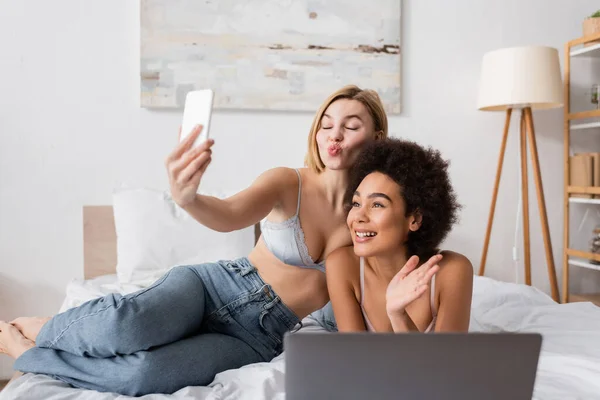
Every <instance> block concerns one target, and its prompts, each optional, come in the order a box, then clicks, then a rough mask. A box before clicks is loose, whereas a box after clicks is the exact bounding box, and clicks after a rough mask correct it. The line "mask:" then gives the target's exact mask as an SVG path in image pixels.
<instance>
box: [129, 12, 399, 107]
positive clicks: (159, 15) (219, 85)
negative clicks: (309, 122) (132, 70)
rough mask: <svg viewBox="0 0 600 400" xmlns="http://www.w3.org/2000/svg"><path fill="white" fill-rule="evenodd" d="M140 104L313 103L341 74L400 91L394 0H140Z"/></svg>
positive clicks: (388, 96)
mask: <svg viewBox="0 0 600 400" xmlns="http://www.w3.org/2000/svg"><path fill="white" fill-rule="evenodd" d="M140 4H141V25H140V29H141V32H140V35H141V49H140V50H141V59H140V79H141V105H142V107H145V108H179V107H182V106H183V103H184V100H185V95H186V93H187V92H188V91H190V90H194V89H203V88H211V89H213V90H214V91H215V104H214V107H215V108H216V109H247V110H286V111H311V112H314V111H315V110H316V109H317V108H318V107H319V105H320V104H321V103H322V102H323V100H325V99H326V98H327V96H328V95H329V94H331V93H332V92H334V91H335V90H337V89H339V88H340V87H342V86H343V85H346V84H356V85H358V86H360V87H362V88H369V89H374V90H376V91H377V92H378V93H379V95H380V96H381V98H382V100H383V102H384V104H385V107H386V111H387V112H388V113H390V114H397V113H399V112H400V109H401V107H400V106H401V98H400V66H401V64H400V21H401V19H400V12H401V10H400V8H401V6H400V4H401V1H400V0H371V1H369V2H365V1H364V0H247V1H237V0H141V3H140Z"/></svg>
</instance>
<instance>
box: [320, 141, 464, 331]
mask: <svg viewBox="0 0 600 400" xmlns="http://www.w3.org/2000/svg"><path fill="white" fill-rule="evenodd" d="M447 168H448V162H446V161H444V160H443V159H442V158H441V156H440V153H439V151H436V150H433V149H425V148H423V147H421V146H419V145H418V144H416V143H414V142H410V141H406V140H400V139H385V140H380V141H374V142H371V143H369V144H368V145H366V146H365V147H364V148H363V150H362V151H361V155H360V157H359V159H358V162H357V163H356V164H355V165H354V167H353V168H352V169H351V172H350V176H349V185H348V189H347V191H346V195H345V203H346V204H347V206H348V207H349V212H348V217H347V224H348V227H349V229H350V232H351V235H352V241H353V244H354V246H353V247H343V248H340V249H338V250H336V251H334V252H333V253H331V254H330V256H329V257H328V258H327V285H328V289H329V295H330V299H331V305H332V307H333V313H334V316H335V320H336V322H337V329H338V331H340V332H353V331H365V330H366V331H371V332H396V333H401V332H465V331H467V330H468V328H469V318H470V309H471V295H472V287H473V267H472V265H471V263H470V262H469V260H468V259H467V258H466V257H465V256H463V255H461V254H458V253H455V252H452V251H440V250H439V249H438V246H439V244H440V243H441V242H442V240H443V239H444V238H445V237H446V235H447V234H448V232H450V230H451V228H452V225H453V224H454V223H455V222H456V220H457V211H458V209H459V208H460V205H459V204H458V203H457V200H456V196H455V193H454V191H453V188H452V185H451V183H450V179H449V176H448V172H447Z"/></svg>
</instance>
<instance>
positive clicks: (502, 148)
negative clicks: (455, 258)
mask: <svg viewBox="0 0 600 400" xmlns="http://www.w3.org/2000/svg"><path fill="white" fill-rule="evenodd" d="M511 114H512V109H511V108H509V109H508V110H506V121H505V122H504V135H503V136H502V145H501V146H500V155H499V157H498V169H497V170H496V182H495V183H494V192H493V194H492V205H491V207H490V214H489V217H488V224H487V229H486V232H485V240H484V243H483V254H482V255H481V263H480V264H479V275H483V274H484V273H485V261H486V258H487V252H488V246H489V244H490V235H491V233H492V224H493V222H494V211H495V210H496V199H497V198H498V187H499V186H500V177H501V176H502V164H503V162H504V153H505V152H506V140H507V139H508V129H509V127H510V115H511Z"/></svg>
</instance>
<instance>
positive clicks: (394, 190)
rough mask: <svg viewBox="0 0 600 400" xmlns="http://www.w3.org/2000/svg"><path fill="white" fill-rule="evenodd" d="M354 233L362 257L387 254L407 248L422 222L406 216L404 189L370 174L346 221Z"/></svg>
mask: <svg viewBox="0 0 600 400" xmlns="http://www.w3.org/2000/svg"><path fill="white" fill-rule="evenodd" d="M346 222H347V224H348V228H350V232H351V234H352V242H353V243H354V253H355V254H356V255H357V256H360V257H372V256H377V255H385V254H389V253H393V252H395V251H398V250H400V249H402V248H403V247H404V244H405V243H406V241H407V239H408V234H409V232H410V231H416V230H417V229H419V226H420V221H419V219H418V217H416V216H414V215H408V216H407V215H406V205H405V202H404V199H403V197H402V195H401V188H400V186H399V185H398V184H397V183H396V182H394V180H392V179H391V178H390V177H389V176H387V175H385V174H382V173H380V172H373V173H371V174H369V175H367V176H366V177H365V178H364V179H363V180H362V182H361V183H360V185H359V186H358V188H357V189H356V191H355V192H354V196H353V197H352V208H351V209H350V212H349V213H348V218H347V220H346Z"/></svg>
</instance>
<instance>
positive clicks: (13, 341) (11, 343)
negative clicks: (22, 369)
mask: <svg viewBox="0 0 600 400" xmlns="http://www.w3.org/2000/svg"><path fill="white" fill-rule="evenodd" d="M33 347H35V343H33V342H32V341H31V340H29V339H27V338H26V337H25V336H23V335H22V334H21V332H19V330H18V329H17V328H15V327H14V326H13V325H11V324H9V323H8V322H4V321H0V353H6V354H8V355H9V356H11V357H12V358H14V359H15V360H16V359H17V358H19V357H21V354H23V353H25V352H26V351H27V350H29V349H31V348H33Z"/></svg>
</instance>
